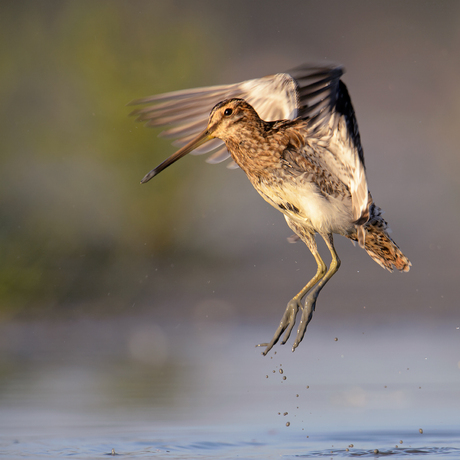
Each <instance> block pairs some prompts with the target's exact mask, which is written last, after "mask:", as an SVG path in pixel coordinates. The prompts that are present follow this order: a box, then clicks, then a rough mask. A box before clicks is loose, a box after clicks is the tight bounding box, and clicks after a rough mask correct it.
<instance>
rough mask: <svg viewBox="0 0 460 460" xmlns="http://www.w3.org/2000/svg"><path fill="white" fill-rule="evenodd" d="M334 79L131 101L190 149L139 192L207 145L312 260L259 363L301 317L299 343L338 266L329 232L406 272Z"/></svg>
mask: <svg viewBox="0 0 460 460" xmlns="http://www.w3.org/2000/svg"><path fill="white" fill-rule="evenodd" d="M342 73H343V71H342V69H341V68H338V67H322V68H318V67H309V66H302V67H299V68H297V69H294V70H293V71H291V72H289V73H283V74H276V75H272V76H268V77H264V78H260V79H255V80H248V81H245V82H242V83H237V84H234V85H224V86H214V87H208V88H198V89H192V90H184V91H177V92H173V93H167V94H163V95H159V96H153V97H150V98H146V99H141V100H137V101H134V102H133V103H134V104H144V103H149V104H150V103H153V105H148V106H147V107H145V108H142V109H138V110H135V111H134V112H133V114H134V115H136V116H137V119H138V120H140V121H147V122H148V123H147V124H148V125H151V126H161V125H172V127H171V128H169V129H168V130H167V131H165V132H164V133H163V134H164V135H166V136H170V137H177V138H179V139H181V140H182V141H183V142H184V143H185V142H188V143H187V144H186V145H185V146H184V147H182V148H181V149H180V150H178V151H177V152H176V153H175V154H173V155H172V156H171V157H169V158H168V159H166V160H165V161H164V162H163V163H161V164H160V165H159V166H157V167H156V168H155V169H153V170H152V171H150V172H149V173H148V174H147V175H146V176H145V177H144V178H143V179H142V183H145V182H147V181H149V180H150V179H151V178H152V177H154V176H155V175H157V174H158V173H160V172H161V171H162V170H163V169H165V168H167V167H168V166H169V165H170V164H172V163H173V162H175V161H176V160H178V159H180V158H181V157H183V156H184V155H186V154H188V153H190V152H191V151H193V150H195V149H198V148H199V147H200V146H202V145H203V144H205V143H209V146H208V149H206V148H203V147H201V150H202V153H204V152H209V151H211V150H216V151H215V152H214V153H213V154H212V156H211V157H210V160H209V161H210V162H220V161H223V160H224V159H226V158H228V156H229V155H231V157H232V160H233V162H234V163H235V164H236V165H237V166H239V167H240V168H241V169H242V170H243V171H244V172H245V173H246V175H247V176H248V179H249V180H250V181H251V183H252V185H253V186H254V188H255V189H256V190H257V191H258V192H259V194H260V195H261V196H262V197H263V198H264V199H265V200H266V201H267V202H268V203H270V204H271V205H272V206H274V207H275V208H276V209H278V210H279V211H281V212H282V213H283V214H284V217H285V219H286V222H287V224H288V225H289V227H290V228H291V229H292V230H293V231H294V232H295V234H296V235H297V237H298V238H300V239H301V240H302V241H303V242H304V243H305V244H306V245H307V246H308V248H309V249H310V251H311V253H312V254H313V256H314V258H315V260H316V263H317V266H318V268H317V271H316V274H315V276H314V277H313V278H312V279H311V280H310V281H309V282H308V283H307V284H306V285H305V287H304V288H303V289H302V290H301V291H300V292H299V293H298V294H297V295H296V296H294V298H293V299H292V300H290V301H289V303H288V305H287V308H286V310H285V312H284V315H283V317H282V319H281V323H280V325H279V327H278V329H277V330H276V332H275V335H274V336H273V338H272V340H271V341H270V342H269V343H263V344H260V345H258V346H264V347H266V348H265V350H264V352H263V353H264V354H267V353H268V351H269V350H270V349H271V348H272V347H273V345H274V344H275V343H277V341H278V340H279V339H280V337H281V335H282V334H283V333H284V332H285V334H284V337H283V339H282V341H281V343H282V344H284V343H286V341H287V340H288V338H289V336H290V334H291V331H292V329H293V327H294V325H295V321H296V316H297V313H298V312H299V311H300V312H301V319H300V324H299V327H298V330H297V336H296V338H295V341H294V344H293V347H292V350H293V351H294V350H295V348H296V347H297V346H298V345H299V343H300V342H301V341H302V339H303V337H304V334H305V331H306V328H307V325H308V323H309V322H310V320H311V318H312V315H313V312H314V310H315V306H316V300H317V298H318V295H319V293H320V291H321V289H322V288H323V287H324V285H325V284H326V283H327V282H328V281H329V280H330V279H331V277H332V276H333V275H334V274H335V273H336V272H337V270H338V269H339V267H340V259H339V257H338V255H337V253H336V250H335V248H334V243H333V236H332V235H333V234H334V233H336V234H339V235H342V236H345V237H346V238H349V239H350V240H352V241H357V242H358V243H359V245H360V246H361V247H362V248H364V249H365V250H366V251H367V253H368V254H369V255H370V256H371V257H372V259H374V260H375V261H376V262H377V263H378V264H379V265H381V266H382V267H383V268H386V269H387V270H389V271H393V268H396V269H397V270H399V271H403V272H407V271H409V268H410V266H411V263H410V262H409V260H408V258H407V257H406V256H405V255H404V254H403V253H402V252H401V250H400V249H399V247H398V246H397V245H396V243H395V242H394V241H393V240H392V239H391V237H390V236H389V234H388V226H387V223H386V222H385V220H384V219H383V218H382V217H381V213H382V211H381V209H380V208H379V207H378V206H376V205H375V204H374V202H373V199H372V197H371V194H370V193H369V191H368V187H367V180H366V170H365V167H364V156H363V150H362V147H361V141H360V137H359V131H358V125H357V122H356V118H355V113H354V110H353V107H352V104H351V100H350V97H349V95H348V91H347V88H346V86H345V84H344V83H343V82H342V81H341V80H340V78H341V76H342ZM211 108H212V110H211ZM209 110H210V115H209V118H208V117H207V113H208V112H209ZM206 120H207V121H206ZM202 128H204V130H203V131H202V132H201V133H200V134H198V136H196V134H197V132H199V131H200V129H202ZM218 139H220V140H221V141H223V142H224V143H225V145H221V143H220V141H218ZM315 234H319V235H321V237H322V238H323V239H324V241H325V242H326V245H327V246H328V248H329V250H330V252H331V255H332V262H331V264H330V266H329V269H327V267H326V264H325V263H324V262H323V260H322V258H321V256H320V254H319V252H318V249H317V246H316V242H315ZM304 297H306V300H305V303H304V304H302V303H301V301H302V299H303V298H304Z"/></svg>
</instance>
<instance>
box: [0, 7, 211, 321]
mask: <svg viewBox="0 0 460 460" xmlns="http://www.w3.org/2000/svg"><path fill="white" fill-rule="evenodd" d="M173 4H174V2H158V1H155V2H150V1H146V2H124V1H108V2H102V1H101V2H99V1H98V2H92V1H78V2H72V1H40V2H23V1H19V2H3V3H2V5H1V6H0V10H1V14H0V98H1V101H2V103H1V105H0V122H1V130H2V135H1V138H2V150H1V169H0V177H1V180H0V190H1V191H0V212H1V216H2V217H1V223H0V251H1V255H0V299H1V304H0V318H1V317H3V318H6V317H9V316H11V315H18V314H20V315H24V314H30V313H31V312H32V313H33V312H34V311H35V312H36V313H38V312H40V314H42V313H43V312H44V311H45V312H46V311H51V312H52V313H53V314H54V313H56V312H57V311H61V310H62V307H65V309H70V310H72V309H78V308H80V306H81V305H82V304H85V305H87V306H89V307H91V308H93V309H97V308H102V309H104V308H105V307H107V306H110V307H111V308H114V309H116V308H117V306H119V305H126V304H128V303H130V302H131V303H132V302H133V299H135V297H136V295H139V282H138V280H139V279H140V278H141V277H145V276H146V275H147V274H148V273H149V272H150V271H151V269H152V267H153V266H154V265H155V264H156V263H161V260H162V257H163V255H164V254H165V251H166V250H167V249H168V248H169V247H170V245H171V244H173V243H174V241H173V240H174V233H173V231H172V228H173V226H180V225H183V224H184V222H181V220H180V219H181V217H180V216H181V213H180V209H181V203H182V200H183V197H184V188H186V187H187V180H191V178H190V179H187V178H184V177H183V176H181V175H180V174H171V175H169V176H168V177H167V180H164V181H163V182H162V185H161V188H156V189H155V190H154V189H152V188H150V189H148V188H146V187H141V186H140V185H139V180H140V178H141V177H142V176H143V175H144V174H145V173H146V172H147V171H148V170H149V169H151V168H152V167H153V166H155V165H156V164H157V163H158V162H159V161H160V160H162V159H163V158H164V157H166V156H167V155H169V154H170V153H171V152H172V148H171V147H170V144H169V142H167V141H165V140H162V139H158V138H157V136H156V135H157V134H158V132H157V131H153V130H149V129H146V128H144V127H143V126H142V125H140V124H135V123H134V120H133V119H129V118H128V117H127V115H128V113H129V112H130V109H129V107H125V105H126V104H127V103H128V102H129V101H130V100H132V99H135V98H139V97H143V96H147V95H150V94H155V93H159V92H164V91H170V90H175V89H180V88H184V87H189V86H192V85H195V86H196V85H197V84H203V82H204V84H206V83H212V80H209V75H208V73H209V71H210V70H211V69H210V68H209V64H211V65H212V66H213V68H215V67H216V64H218V62H216V60H214V61H213V62H212V63H208V62H206V61H205V57H206V56H212V55H214V56H216V55H217V54H218V53H216V49H218V48H219V46H220V44H219V43H217V42H216V40H209V34H211V33H212V32H210V31H209V29H207V27H209V26H208V25H207V24H205V23H202V22H201V20H200V18H199V17H198V15H196V16H194V13H193V10H191V11H188V12H186V13H184V12H178V11H175V10H174V5H173ZM206 75H207V76H206ZM191 163H192V162H191ZM191 163H190V166H189V167H194V165H192V164H191ZM195 163H199V162H195ZM146 165H147V166H146ZM197 166H200V165H197ZM158 190H161V191H162V192H163V191H164V193H165V194H167V197H168V199H167V200H165V199H164V198H163V197H162V195H161V193H158ZM178 211H179V212H178ZM114 289H116V290H117V292H116V296H113V295H112V297H111V291H112V293H113V290H114ZM115 297H116V299H117V300H116V301H115V300H114V299H115Z"/></svg>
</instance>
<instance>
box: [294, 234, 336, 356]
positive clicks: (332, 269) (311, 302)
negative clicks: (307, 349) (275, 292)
mask: <svg viewBox="0 0 460 460" xmlns="http://www.w3.org/2000/svg"><path fill="white" fill-rule="evenodd" d="M321 236H322V237H323V239H324V241H325V242H326V244H327V247H328V248H329V251H331V255H332V262H331V265H330V266H329V270H328V271H327V272H326V274H325V275H324V276H323V278H322V279H321V281H319V283H318V284H317V285H316V286H315V287H314V288H313V289H312V291H311V292H310V293H309V294H308V295H307V298H306V300H305V307H304V308H303V311H302V317H301V318H300V324H299V329H298V330H297V336H296V339H295V342H294V345H293V346H292V351H294V350H295V349H296V348H297V347H298V346H299V343H300V342H301V341H302V339H303V337H304V335H305V331H306V330H307V326H308V323H309V322H310V321H311V318H312V316H313V312H314V311H315V306H316V299H317V298H318V295H319V293H320V292H321V289H323V287H324V285H325V284H326V283H327V282H328V281H329V280H330V279H331V278H332V277H333V276H334V274H335V273H336V272H337V270H338V269H339V267H340V259H339V256H338V255H337V252H336V250H335V248H334V240H333V238H332V234H331V233H328V234H327V235H321Z"/></svg>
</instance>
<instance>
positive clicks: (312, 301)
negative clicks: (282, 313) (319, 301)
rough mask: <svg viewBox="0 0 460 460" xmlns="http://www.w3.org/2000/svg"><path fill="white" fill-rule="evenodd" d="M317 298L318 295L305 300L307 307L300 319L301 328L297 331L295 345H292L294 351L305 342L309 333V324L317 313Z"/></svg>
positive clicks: (303, 309)
mask: <svg viewBox="0 0 460 460" xmlns="http://www.w3.org/2000/svg"><path fill="white" fill-rule="evenodd" d="M316 298H317V295H309V296H307V299H306V300H305V307H303V308H302V316H301V318H300V324H299V328H298V329H297V335H296V338H295V341H294V345H292V351H294V350H295V349H296V348H297V347H298V346H299V344H300V342H302V340H303V337H304V335H305V332H306V331H307V326H308V323H309V322H310V321H311V318H312V317H313V312H314V311H315V307H316Z"/></svg>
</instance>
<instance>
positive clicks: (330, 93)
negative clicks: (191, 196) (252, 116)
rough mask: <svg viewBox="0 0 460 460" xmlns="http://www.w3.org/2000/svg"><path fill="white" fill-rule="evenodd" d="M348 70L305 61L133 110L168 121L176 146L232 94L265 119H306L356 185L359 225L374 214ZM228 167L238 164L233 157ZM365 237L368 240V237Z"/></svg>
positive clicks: (336, 167)
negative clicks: (346, 78)
mask: <svg viewBox="0 0 460 460" xmlns="http://www.w3.org/2000/svg"><path fill="white" fill-rule="evenodd" d="M343 72H344V71H343V69H342V67H336V66H316V67H315V66H311V65H302V66H299V67H296V68H294V69H292V70H290V71H288V72H286V73H279V74H275V75H269V76H267V77H263V78H256V79H252V80H246V81H243V82H241V83H235V84H230V85H218V86H208V87H203V88H194V89H185V90H180V91H173V92H170V93H164V94H159V95H156V96H149V97H145V98H142V99H137V100H135V101H132V102H131V103H130V104H129V105H146V106H145V107H142V108H138V109H135V110H134V111H133V112H131V115H133V116H135V117H136V120H137V121H140V122H145V123H146V125H147V126H152V127H157V126H166V127H167V128H166V129H165V130H164V131H163V132H162V133H161V136H164V137H167V138H172V139H176V140H175V141H174V144H175V145H184V144H186V143H187V142H188V141H189V140H191V139H193V138H194V137H195V136H196V135H197V134H198V133H199V132H200V131H202V130H203V129H205V127H206V125H207V122H208V117H209V113H210V112H211V110H212V108H213V107H214V106H215V105H216V104H217V103H219V102H221V101H223V100H225V99H229V98H241V99H245V100H246V101H247V102H248V103H249V104H251V105H252V106H253V107H254V109H255V110H256V112H257V113H258V114H259V116H260V118H262V119H263V120H265V121H277V120H293V119H295V118H301V119H303V120H305V121H306V131H305V138H306V139H307V140H308V142H311V143H315V142H316V143H317V145H318V148H320V149H321V150H322V154H321V157H320V160H319V161H320V163H321V166H322V167H323V168H324V169H325V170H327V171H329V172H330V173H332V174H333V175H335V176H336V177H337V178H338V179H340V180H341V181H342V182H343V183H344V184H345V185H346V186H347V187H348V189H349V190H350V193H351V196H352V207H353V217H354V219H355V222H356V223H357V227H358V230H359V227H362V225H363V224H364V223H365V222H366V221H367V219H368V217H369V192H368V189H367V180H366V171H365V166H364V155H363V150H362V147H361V141H360V137H359V131H358V124H357V122H356V117H355V113H354V110H353V106H352V104H351V100H350V96H349V94H348V91H347V88H346V86H345V84H344V83H343V82H342V81H341V80H340V78H341V76H342V75H343ZM195 153H196V154H203V153H211V155H210V156H209V158H208V160H207V162H209V163H212V164H214V163H220V162H222V161H225V160H226V159H227V158H229V157H230V154H229V153H228V151H227V150H226V148H225V145H223V144H222V142H221V141H217V140H216V141H215V142H214V141H213V142H210V143H208V144H205V145H203V146H202V147H200V148H199V149H197V151H196V152H195ZM228 167H229V168H230V169H233V168H236V167H237V165H236V164H235V163H234V162H233V161H232V162H231V163H230V164H229V165H228ZM359 233H360V232H359V231H358V234H359ZM359 242H360V244H364V241H363V236H362V237H361V239H360V240H359Z"/></svg>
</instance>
